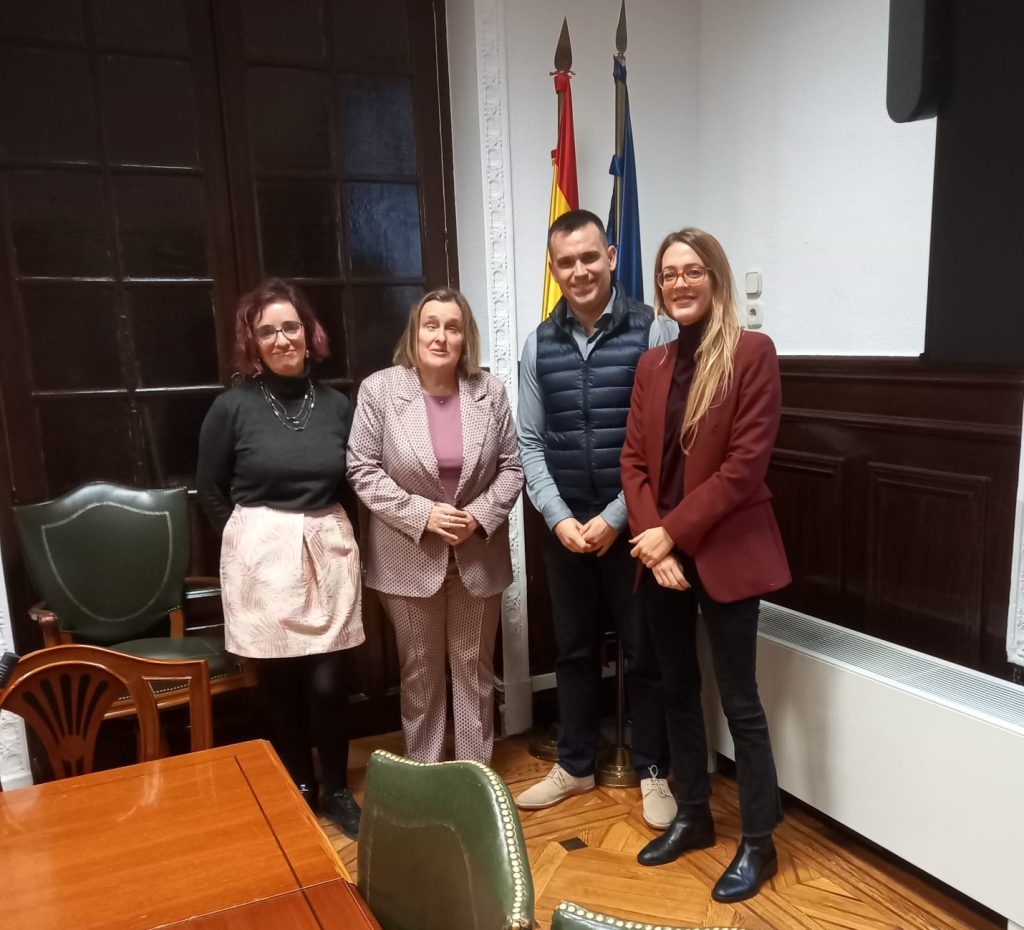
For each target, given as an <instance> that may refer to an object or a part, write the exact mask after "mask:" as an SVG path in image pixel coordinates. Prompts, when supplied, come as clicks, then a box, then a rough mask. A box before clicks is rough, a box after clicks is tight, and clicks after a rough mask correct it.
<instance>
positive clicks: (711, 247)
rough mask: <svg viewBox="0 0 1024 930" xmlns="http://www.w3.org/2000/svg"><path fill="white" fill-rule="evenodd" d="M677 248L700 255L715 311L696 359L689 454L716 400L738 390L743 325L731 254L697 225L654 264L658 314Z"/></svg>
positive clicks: (684, 433)
mask: <svg viewBox="0 0 1024 930" xmlns="http://www.w3.org/2000/svg"><path fill="white" fill-rule="evenodd" d="M676 243H682V244H683V245H688V246H689V247H690V248H691V249H693V251H694V252H696V253H697V257H698V258H699V259H700V260H701V262H702V263H703V265H704V267H705V268H707V270H708V277H709V278H710V279H711V307H710V308H709V310H708V315H707V324H706V326H705V328H704V335H703V337H702V338H701V340H700V345H699V346H698V347H697V354H696V356H695V359H694V360H695V362H696V370H695V371H694V373H693V381H692V383H691V384H690V395H689V398H688V399H687V401H686V414H685V416H684V417H683V426H682V429H681V430H680V435H679V440H680V442H681V443H682V446H683V450H684V451H686V452H688V451H689V450H690V448H691V447H692V446H693V442H694V440H695V439H696V438H697V430H698V428H699V427H700V421H701V420H702V419H703V417H704V416H705V414H707V412H708V411H709V410H710V409H711V407H712V406H713V405H714V403H715V401H716V399H717V400H719V401H721V399H722V398H723V397H724V396H725V395H726V394H727V393H728V392H729V388H730V387H731V386H732V373H733V355H734V353H735V352H736V343H737V342H739V338H740V324H739V321H738V320H737V318H736V298H735V297H734V296H733V289H732V269H731V268H730V267H729V259H728V258H726V257H725V250H724V249H723V248H722V244H721V243H720V242H719V241H718V240H717V239H716V238H715V237H714V236H712V235H711V234H710V233H706V232H704V230H702V229H696V228H694V227H692V226H687V227H686V228H685V229H680V230H679V231H678V232H674V233H669V234H668V235H667V236H666V237H665V241H664V242H662V243H661V247H660V248H659V249H658V255H657V257H656V258H655V260H654V277H655V281H654V311H655V313H656V314H659V315H660V314H662V313H665V303H664V301H663V300H662V296H661V287H660V285H659V284H658V281H657V278H658V274H659V272H660V271H661V261H662V259H663V258H664V256H665V252H666V250H667V249H668V248H669V246H672V245H675V244H676Z"/></svg>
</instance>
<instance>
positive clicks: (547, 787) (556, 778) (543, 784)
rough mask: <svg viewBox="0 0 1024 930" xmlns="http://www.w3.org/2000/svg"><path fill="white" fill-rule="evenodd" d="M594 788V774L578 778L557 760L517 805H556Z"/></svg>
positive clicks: (532, 808) (533, 807)
mask: <svg viewBox="0 0 1024 930" xmlns="http://www.w3.org/2000/svg"><path fill="white" fill-rule="evenodd" d="M593 789H594V776H593V775H584V776H583V777H582V778H577V777H576V776H575V775H570V774H569V773H568V772H567V771H566V770H565V769H563V768H562V766H560V765H559V764H558V763H557V762H556V763H555V765H554V766H553V767H552V769H551V771H550V772H548V773H547V775H545V776H544V777H543V778H542V779H541V780H540V781H539V782H537V784H535V785H533V786H532V787H530V788H527V789H526V790H525V791H524V792H523V793H522V794H521V795H519V797H517V798H516V807H519V808H521V809H522V810H524V811H535V810H540V809H541V808H544V807H554V805H556V804H558V803H559V802H560V801H564V800H565V799H566V798H571V797H573V795H577V794H586V793H587V792H588V791H592V790H593ZM670 819H671V818H670Z"/></svg>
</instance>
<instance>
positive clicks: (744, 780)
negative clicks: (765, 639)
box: [622, 228, 790, 902]
mask: <svg viewBox="0 0 1024 930" xmlns="http://www.w3.org/2000/svg"><path fill="white" fill-rule="evenodd" d="M654 267H655V272H656V275H655V277H656V281H657V287H656V289H655V301H654V305H655V309H656V311H657V312H658V313H659V314H660V313H665V314H667V315H668V316H669V317H671V318H672V319H674V320H675V321H676V322H677V323H679V338H678V339H677V340H676V342H675V343H672V344H670V345H668V346H660V347H658V348H655V349H652V350H650V351H649V352H647V353H645V354H644V355H643V356H641V358H640V362H639V364H638V365H637V370H636V380H635V382H634V386H633V398H632V403H631V407H630V413H629V422H628V425H627V430H626V443H625V445H624V447H623V449H622V487H623V489H624V490H625V493H626V506H627V508H628V511H629V523H630V529H631V530H632V532H633V539H632V540H631V542H632V543H633V544H634V548H633V556H634V557H635V558H636V559H637V560H638V562H639V564H638V575H639V590H640V594H641V597H642V598H643V601H644V606H645V614H646V618H647V622H648V623H649V624H650V627H651V633H652V636H653V637H654V642H655V646H656V647H657V653H658V657H659V662H660V664H661V670H662V679H663V682H664V689H665V708H666V716H667V719H668V729H669V742H670V745H671V749H672V769H673V772H674V773H675V786H676V794H677V797H678V801H679V813H678V815H677V816H676V818H675V820H674V821H673V822H672V824H671V825H670V826H669V828H668V830H666V831H665V833H664V834H662V836H660V837H658V838H657V839H655V840H652V841H651V842H650V843H648V844H647V846H645V847H644V849H643V850H641V852H640V854H639V855H638V859H639V861H640V862H641V863H643V864H645V865H661V864H663V863H666V862H671V861H673V860H674V859H677V858H678V857H679V856H680V855H681V854H682V853H684V852H686V851H687V850H689V849H699V848H704V847H707V846H712V845H714V843H715V826H714V822H713V821H712V819H711V809H710V806H709V804H708V800H709V798H710V795H711V783H710V781H709V779H708V775H707V737H706V734H705V732H704V716H703V712H702V709H701V682H700V668H699V665H698V661H697V646H696V621H697V608H698V606H699V607H700V610H701V613H702V614H703V616H704V619H705V622H706V626H707V631H708V638H709V640H710V643H711V650H712V655H713V658H714V669H715V677H716V679H717V682H718V688H719V691H720V693H721V697H722V707H723V709H724V711H725V715H726V718H727V719H728V721H729V730H730V732H731V733H732V737H733V741H734V743H735V746H736V775H737V779H738V782H739V795H740V815H741V820H742V826H743V840H742V842H741V843H740V845H739V848H738V849H737V852H736V856H735V858H734V859H733V860H732V863H731V864H730V865H729V867H728V869H726V871H725V873H724V874H723V875H722V877H721V878H720V879H719V881H718V883H717V884H716V885H715V888H714V890H713V892H712V895H713V897H714V898H715V899H716V900H718V901H727V902H731V901H742V900H744V899H746V898H749V897H752V896H753V895H755V894H757V892H758V890H759V889H760V887H761V885H762V884H763V883H764V882H765V881H767V879H768V878H770V877H771V876H772V875H774V874H775V872H776V870H777V868H778V865H777V859H776V854H775V847H774V844H773V842H772V831H773V830H774V829H775V827H776V826H777V825H778V824H779V822H780V821H781V820H782V808H781V805H780V803H779V788H778V781H777V779H776V774H775V762H774V759H773V756H772V748H771V740H770V737H769V734H768V722H767V720H766V718H765V714H764V709H763V708H762V706H761V699H760V697H759V695H758V691H757V679H756V659H757V619H758V607H759V603H760V596H761V595H762V594H766V593H768V592H772V591H776V590H778V589H779V588H781V587H783V586H785V585H786V584H788V583H789V581H790V575H789V567H788V565H787V562H786V554H785V552H784V551H783V548H782V540H781V538H780V536H779V530H778V526H777V525H776V523H775V517H774V515H773V514H772V508H771V502H770V499H771V492H770V491H769V490H768V488H767V486H766V485H765V483H764V477H765V472H766V471H767V469H768V460H769V457H770V456H771V451H772V445H773V443H774V442H775V435H776V433H777V431H778V427H779V416H780V410H781V390H780V384H779V364H778V359H777V358H776V355H775V347H774V346H773V345H772V342H771V340H770V339H769V338H768V337H767V336H764V335H762V334H760V333H752V332H747V331H743V330H741V329H740V327H739V324H738V323H737V318H736V304H735V300H734V298H733V289H732V271H731V269H730V268H729V261H728V259H727V258H726V257H725V252H724V251H723V250H722V246H721V245H720V244H719V242H718V240H716V239H715V238H714V237H713V236H711V235H709V234H708V233H706V232H703V231H702V230H699V229H692V228H690V229H682V230H680V231H679V232H675V233H672V234H670V235H669V236H668V237H667V238H666V239H665V241H664V242H663V243H662V244H661V248H660V249H659V250H658V255H657V258H656V260H655V264H654Z"/></svg>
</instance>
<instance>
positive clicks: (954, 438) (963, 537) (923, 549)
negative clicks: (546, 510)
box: [526, 357, 1024, 678]
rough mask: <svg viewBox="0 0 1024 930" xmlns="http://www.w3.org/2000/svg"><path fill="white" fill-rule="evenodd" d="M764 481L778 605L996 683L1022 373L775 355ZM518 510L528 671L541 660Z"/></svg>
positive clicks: (546, 654)
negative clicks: (773, 412) (773, 432)
mask: <svg viewBox="0 0 1024 930" xmlns="http://www.w3.org/2000/svg"><path fill="white" fill-rule="evenodd" d="M780 364H781V368H782V397H783V413H782V425H781V428H780V430H779V436H778V440H777V442H776V445H775V450H774V452H773V455H772V460H771V466H770V468H769V472H768V484H769V486H770V488H771V490H772V493H773V495H774V501H773V504H774V508H775V514H776V516H777V518H778V521H779V525H780V528H781V530H782V536H783V540H784V542H785V546H786V552H787V554H788V556H789V560H790V564H791V567H792V569H793V579H794V580H793V584H792V585H791V586H790V587H788V588H786V589H785V590H783V591H781V592H779V593H778V594H776V595H775V596H774V597H773V600H775V601H776V602H777V603H780V604H783V605H785V606H787V607H791V608H793V609H794V610H799V611H802V612H803V613H807V614H810V615H812V616H814V617H819V618H821V619H823V620H828V621H830V622H832V623H837V624H839V625H841V626H845V627H848V628H850V629H854V630H860V631H861V632H864V633H867V634H870V635H872V636H877V637H879V638H881V639H884V640H888V641H890V642H894V643H898V644H900V645H903V646H907V647H909V648H911V649H916V650H919V651H921V652H924V653H927V654H929V655H934V656H938V657H940V658H943V659H947V660H949V661H951V662H956V663H958V664H960V665H964V666H967V667H970V668H974V669H978V670H980V671H984V672H987V673H989V674H992V675H996V676H998V677H1001V678H1010V677H1011V672H1012V669H1011V667H1010V665H1009V664H1008V663H1007V661H1006V647H1005V641H1006V611H1007V602H1008V596H1009V580H1010V560H1011V556H1012V548H1013V546H1012V543H1013V521H1014V501H1015V498H1016V489H1017V461H1018V451H1019V447H1020V424H1021V405H1022V403H1024V375H1020V374H1013V375H1009V374H999V373H993V372H991V371H987V372H979V371H966V370H963V369H953V368H949V367H947V366H942V367H935V366H928V365H927V364H925V363H924V362H923V361H921V360H920V359H886V358H829V357H814V358H811V357H807V358H800V357H783V358H782V359H781V360H780ZM546 532H547V528H546V527H545V526H544V522H543V520H541V518H540V516H539V515H538V514H537V513H536V511H534V510H533V508H532V507H530V506H529V505H527V508H526V543H527V550H526V551H527V579H528V584H529V588H528V596H529V603H528V606H529V612H530V613H529V616H530V671H531V673H532V674H534V675H539V674H543V673H545V672H550V671H552V670H553V669H554V660H555V648H554V639H553V635H552V631H551V607H550V601H549V599H548V595H547V581H546V576H545V574H544V565H543V561H542V559H541V557H540V548H539V546H540V542H541V540H542V538H543V534H544V533H546Z"/></svg>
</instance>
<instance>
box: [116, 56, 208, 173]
mask: <svg viewBox="0 0 1024 930" xmlns="http://www.w3.org/2000/svg"><path fill="white" fill-rule="evenodd" d="M101 74H102V75H103V94H104V101H105V105H106V118H105V120H104V123H105V126H106V131H107V144H108V146H109V149H108V151H109V154H110V160H111V161H112V162H114V163H121V164H134V165H175V166H177V165H190V166H193V165H198V164H199V144H198V141H197V139H196V107H195V93H194V90H193V87H192V73H191V70H190V68H189V65H188V64H186V63H184V62H180V61H171V60H170V59H166V58H163V59H161V58H128V57H125V56H122V55H112V56H109V57H107V58H106V59H104V61H103V62H102V71H101Z"/></svg>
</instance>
